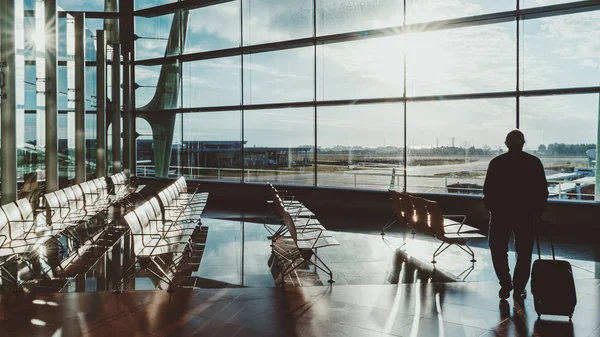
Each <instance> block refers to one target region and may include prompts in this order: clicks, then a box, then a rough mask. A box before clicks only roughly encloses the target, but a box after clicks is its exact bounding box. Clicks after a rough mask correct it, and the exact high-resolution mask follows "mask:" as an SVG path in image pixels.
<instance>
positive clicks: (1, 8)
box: [0, 0, 17, 204]
mask: <svg viewBox="0 0 600 337" xmlns="http://www.w3.org/2000/svg"><path fill="white" fill-rule="evenodd" d="M0 13H2V16H3V18H2V20H0V72H1V74H0V76H1V77H2V78H1V82H2V83H0V85H1V86H2V87H1V95H2V96H0V100H1V101H2V102H1V103H0V111H1V112H0V115H1V122H0V124H1V129H0V130H1V131H0V137H1V141H2V149H1V151H2V164H1V168H2V170H1V171H0V172H1V176H2V178H1V181H2V187H1V188H2V204H7V203H9V202H12V201H16V199H17V138H16V132H15V131H16V127H17V124H16V115H17V113H16V112H17V104H16V89H17V86H16V70H17V68H16V57H15V55H16V52H15V51H16V46H15V31H16V29H15V1H14V0H2V1H0Z"/></svg>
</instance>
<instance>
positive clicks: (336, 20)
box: [317, 0, 403, 35]
mask: <svg viewBox="0 0 600 337" xmlns="http://www.w3.org/2000/svg"><path fill="white" fill-rule="evenodd" d="M402 12H403V4H402V1H398V0H344V1H340V0H317V35H330V34H338V33H347V32H354V31H359V30H367V29H377V28H386V27H394V26H401V25H402V20H403V15H402Z"/></svg>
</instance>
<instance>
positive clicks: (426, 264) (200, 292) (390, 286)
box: [0, 207, 600, 337]
mask: <svg viewBox="0 0 600 337" xmlns="http://www.w3.org/2000/svg"><path fill="white" fill-rule="evenodd" d="M261 217H262V213H261V212H258V211H244V212H241V211H231V210H220V209H216V208H214V207H213V208H211V207H208V208H207V210H206V212H205V214H204V216H203V225H205V226H207V227H208V228H209V231H208V235H207V240H206V247H205V250H204V253H203V257H202V260H201V263H200V266H199V268H198V269H197V270H196V271H194V272H193V273H192V276H193V277H195V278H197V281H196V284H197V285H199V286H203V287H207V286H210V287H220V288H218V289H207V288H205V289H177V290H176V292H175V293H173V294H168V293H167V292H166V291H164V290H162V291H161V290H152V289H155V288H156V286H157V284H158V283H157V282H156V280H152V279H150V278H149V277H148V276H144V275H142V276H141V277H139V278H137V279H136V280H135V282H132V283H131V284H130V286H129V288H130V289H133V288H135V289H136V291H126V292H123V293H121V294H119V295H116V294H113V293H111V292H101V291H99V290H102V289H99V287H98V284H99V279H98V275H103V277H106V275H110V274H111V273H107V271H109V270H110V266H108V267H107V264H110V262H109V261H110V260H111V259H104V260H102V261H103V262H102V264H101V265H100V266H101V267H102V268H105V269H104V270H100V269H101V268H100V267H99V266H98V265H97V266H94V267H93V268H91V269H90V271H88V272H87V273H85V275H84V276H83V278H82V279H81V278H80V280H79V282H83V287H79V288H77V287H76V286H72V287H66V288H64V289H63V290H64V291H67V290H70V291H75V290H78V291H86V292H74V293H31V294H24V293H21V294H19V295H18V296H16V295H14V294H12V293H4V294H2V295H0V336H121V335H126V336H406V337H415V336H425V337H428V336H446V337H447V336H486V337H487V336H561V337H562V336H580V337H581V336H583V337H587V336H598V337H600V263H599V262H598V256H599V255H598V252H599V251H598V244H597V242H596V243H594V242H593V241H591V240H590V241H591V242H590V241H585V240H583V239H566V240H560V241H559V242H558V243H557V245H556V248H557V257H558V258H562V259H568V260H569V261H570V262H571V264H572V265H573V271H574V276H575V278H576V286H577V295H578V300H579V303H578V304H577V307H576V311H575V314H574V317H573V321H572V323H569V322H568V319H566V318H564V317H546V316H543V317H542V318H543V319H542V320H537V314H536V313H535V310H534V308H533V300H532V296H529V298H527V299H526V300H525V301H524V302H523V303H515V302H513V300H512V299H511V300H510V301H507V302H500V301H499V300H498V298H497V293H498V285H497V281H496V279H495V274H494V272H493V268H492V266H491V259H490V256H489V250H488V248H487V242H486V240H479V241H474V242H473V249H474V251H475V254H476V257H477V262H475V263H474V264H472V263H471V262H469V258H468V256H467V255H466V254H465V253H464V252H462V251H461V250H459V249H454V248H450V249H449V250H448V251H447V252H446V253H444V254H443V255H441V256H440V257H439V258H438V263H437V264H436V265H435V267H434V265H433V264H431V263H430V260H431V253H432V252H433V250H435V248H436V247H437V245H438V243H437V242H436V241H435V240H433V239H430V238H425V237H423V236H421V235H418V236H417V237H416V239H415V240H410V239H409V240H408V243H407V245H406V246H403V247H402V249H399V247H401V246H402V244H403V242H404V241H405V238H404V234H403V231H402V230H401V228H392V229H390V230H389V231H388V233H387V235H386V236H385V237H384V238H383V239H382V237H381V235H380V234H379V233H380V227H381V223H379V222H378V221H375V220H373V219H369V218H367V219H357V218H352V219H346V218H326V217H324V218H323V223H324V224H325V225H326V227H328V228H330V229H331V230H332V232H333V235H334V236H335V237H336V238H337V239H338V240H339V241H340V243H341V246H339V247H332V248H325V249H322V250H319V255H320V256H321V258H322V259H323V260H324V261H325V262H326V263H327V264H328V265H329V266H330V267H331V269H332V270H333V273H334V278H335V279H336V283H335V284H334V285H333V286H327V282H326V280H327V276H326V275H324V274H322V273H319V275H318V276H320V279H321V280H322V282H321V283H322V284H324V285H323V286H311V287H295V286H290V285H286V287H284V288H278V287H275V282H274V274H275V276H276V274H277V271H276V270H275V271H273V270H272V269H271V268H270V267H269V265H268V261H269V258H270V257H271V247H270V246H269V241H268V240H267V239H266V236H267V230H266V229H265V227H264V226H263V224H262V223H259V222H257V220H259V219H260V218H261ZM543 246H544V247H545V248H546V249H547V248H548V246H547V242H545V241H543ZM117 247H121V248H122V247H123V245H118V244H117ZM548 252H549V251H546V253H548ZM111 254H112V253H111ZM513 255H514V254H512V253H511V254H510V258H511V263H514V256H513ZM117 257H118V256H117ZM112 260H115V256H114V255H113V256H112ZM116 260H119V259H118V258H116ZM307 272H313V273H314V269H313V268H312V267H311V268H309V269H308V271H307ZM299 280H300V281H301V280H302V277H300V278H299ZM76 282H77V281H76ZM102 283H103V284H105V285H106V284H108V283H109V282H108V281H107V279H106V278H104V279H102ZM106 289H110V287H106Z"/></svg>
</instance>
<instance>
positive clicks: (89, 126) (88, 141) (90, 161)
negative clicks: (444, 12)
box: [85, 111, 98, 174]
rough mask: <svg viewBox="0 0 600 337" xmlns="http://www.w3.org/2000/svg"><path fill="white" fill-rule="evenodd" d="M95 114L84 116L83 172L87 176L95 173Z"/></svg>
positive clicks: (96, 143)
mask: <svg viewBox="0 0 600 337" xmlns="http://www.w3.org/2000/svg"><path fill="white" fill-rule="evenodd" d="M96 131H97V130H96V112H95V111H94V112H91V111H89V112H87V113H86V114H85V158H86V160H85V167H86V169H85V171H86V173H87V174H95V173H96V149H97V148H98V146H97V145H98V139H97V137H96V136H97V132H96Z"/></svg>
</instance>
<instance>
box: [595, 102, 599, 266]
mask: <svg viewBox="0 0 600 337" xmlns="http://www.w3.org/2000/svg"><path fill="white" fill-rule="evenodd" d="M598 126H599V127H600V97H599V98H598ZM596 137H597V138H596V185H595V187H594V200H595V201H600V165H598V159H599V158H600V156H598V155H600V129H598V131H596ZM596 261H598V260H596ZM596 265H597V266H598V263H596Z"/></svg>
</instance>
